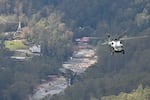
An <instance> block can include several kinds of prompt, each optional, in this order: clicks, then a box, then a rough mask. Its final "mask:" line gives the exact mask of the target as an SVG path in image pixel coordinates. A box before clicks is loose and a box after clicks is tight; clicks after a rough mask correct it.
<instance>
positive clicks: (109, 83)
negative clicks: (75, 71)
mask: <svg viewBox="0 0 150 100" xmlns="http://www.w3.org/2000/svg"><path fill="white" fill-rule="evenodd" d="M19 21H21V23H22V27H23V28H24V29H26V30H25V31H24V34H25V40H26V42H27V43H28V44H40V45H41V49H42V56H40V57H33V58H32V59H31V60H28V61H25V62H18V61H14V60H12V59H10V56H11V55H12V54H13V53H14V52H13V51H10V50H8V49H6V48H4V47H3V45H2V43H3V42H1V45H0V100H26V98H27V95H28V94H32V93H33V90H34V87H35V86H36V85H37V84H39V82H40V80H41V79H46V78H47V76H48V75H49V74H57V73H58V68H60V67H61V66H62V63H63V61H65V60H66V59H68V57H70V56H71V55H72V52H73V49H74V39H75V38H80V37H82V36H93V37H94V36H96V37H100V38H104V39H105V37H106V33H110V35H112V36H113V37H115V36H118V34H122V33H123V32H124V31H126V30H127V33H126V35H128V36H139V35H150V33H149V32H150V1H149V0H82V1H81V0H36V1H35V0H15V1H14V0H0V32H1V33H3V32H11V31H15V30H16V28H17V25H18V22H19ZM0 39H1V40H5V38H4V37H3V36H0ZM90 43H91V44H94V46H96V47H97V56H98V62H97V64H95V65H93V67H90V68H89V69H88V70H87V71H86V72H85V73H84V74H82V75H79V76H77V77H76V79H75V80H76V81H77V82H76V83H74V85H72V86H70V87H68V88H67V89H66V90H65V91H64V93H63V94H61V95H55V96H53V97H52V98H51V100H98V99H100V98H104V100H105V97H103V96H109V95H118V96H113V97H114V98H119V96H122V95H124V93H123V94H121V92H125V93H129V92H130V93H131V94H133V95H134V94H135V95H136V93H137V90H138V89H137V87H138V86H139V84H142V85H143V87H145V86H150V79H149V77H150V74H149V73H150V62H149V59H150V41H149V38H145V39H136V40H133V41H125V42H123V43H124V44H125V51H126V53H125V55H122V54H115V55H111V54H110V52H109V49H108V48H107V46H106V47H104V46H101V45H100V41H96V42H95V41H90ZM134 89H137V90H136V91H135V92H131V91H132V90H134ZM148 89H149V88H148ZM142 91H146V94H147V93H149V90H147V88H144V89H143V90H142ZM119 94H120V95H119ZM126 95H127V97H128V95H130V94H126ZM143 95H144V94H139V95H138V97H139V98H143ZM133 97H134V96H133ZM108 98H109V97H108ZM144 98H145V97H144ZM45 100H46V98H45ZM106 100H107V97H106ZM112 100H113V99H112Z"/></svg>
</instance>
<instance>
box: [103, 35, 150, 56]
mask: <svg viewBox="0 0 150 100" xmlns="http://www.w3.org/2000/svg"><path fill="white" fill-rule="evenodd" d="M107 37H108V39H107V41H105V42H103V43H101V44H102V45H108V46H109V47H111V48H112V53H111V54H114V53H122V54H125V50H124V45H123V43H122V41H127V40H133V39H142V38H147V37H149V36H148V35H143V36H134V37H127V36H124V35H120V36H118V37H117V38H115V39H112V38H111V37H110V34H108V35H107Z"/></svg>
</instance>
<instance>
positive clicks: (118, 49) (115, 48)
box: [108, 40, 124, 54]
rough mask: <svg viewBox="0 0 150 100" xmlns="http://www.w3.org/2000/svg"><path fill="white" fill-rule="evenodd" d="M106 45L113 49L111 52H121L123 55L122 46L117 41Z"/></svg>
mask: <svg viewBox="0 0 150 100" xmlns="http://www.w3.org/2000/svg"><path fill="white" fill-rule="evenodd" d="M108 45H109V46H110V47H111V48H112V49H113V52H116V53H118V52H122V53H123V54H124V48H123V44H122V43H121V41H119V40H113V41H110V42H109V43H108Z"/></svg>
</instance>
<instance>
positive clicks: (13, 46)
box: [5, 40, 27, 50]
mask: <svg viewBox="0 0 150 100" xmlns="http://www.w3.org/2000/svg"><path fill="white" fill-rule="evenodd" d="M5 47H6V48H8V49H9V50H18V49H26V48H27V46H26V45H24V44H23V42H22V41H21V40H11V41H5Z"/></svg>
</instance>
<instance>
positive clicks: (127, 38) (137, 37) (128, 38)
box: [119, 35, 150, 40]
mask: <svg viewBox="0 0 150 100" xmlns="http://www.w3.org/2000/svg"><path fill="white" fill-rule="evenodd" d="M147 37H150V36H147V35H144V36H136V37H123V38H120V39H119V40H133V39H142V38H147Z"/></svg>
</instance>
